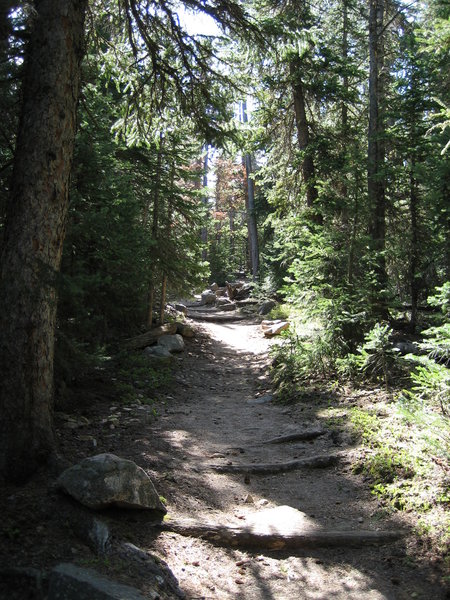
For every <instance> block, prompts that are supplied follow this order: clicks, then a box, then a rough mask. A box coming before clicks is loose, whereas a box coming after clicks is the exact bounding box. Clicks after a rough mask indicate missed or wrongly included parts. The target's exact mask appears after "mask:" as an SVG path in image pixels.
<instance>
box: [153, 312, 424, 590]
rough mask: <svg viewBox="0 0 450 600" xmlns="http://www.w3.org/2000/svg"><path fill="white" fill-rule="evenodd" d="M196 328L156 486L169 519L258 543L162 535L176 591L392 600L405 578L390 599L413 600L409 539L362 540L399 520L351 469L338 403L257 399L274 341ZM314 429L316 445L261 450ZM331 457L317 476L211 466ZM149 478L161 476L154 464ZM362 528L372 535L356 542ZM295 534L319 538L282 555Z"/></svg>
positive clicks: (167, 424) (245, 329) (246, 328)
mask: <svg viewBox="0 0 450 600" xmlns="http://www.w3.org/2000/svg"><path fill="white" fill-rule="evenodd" d="M202 329H203V331H206V332H207V333H208V334H209V335H210V336H211V338H209V339H206V340H202V345H201V351H200V352H197V353H192V352H191V353H189V354H188V356H185V357H184V358H183V364H182V365H181V370H180V373H179V374H178V375H177V376H176V377H177V379H179V381H182V382H184V383H186V385H187V387H183V388H182V389H181V388H180V389H179V390H178V392H172V394H173V396H174V401H173V402H172V403H170V405H168V406H167V408H166V412H164V413H163V414H162V415H161V417H160V419H159V421H158V428H159V429H160V430H159V431H155V433H154V435H157V436H159V438H160V439H162V440H164V443H165V444H166V450H165V452H164V455H165V456H164V458H163V457H162V456H160V457H159V458H160V459H161V460H163V463H165V464H166V467H165V468H164V473H163V474H162V476H161V472H160V473H159V480H158V486H159V488H160V489H161V492H162V493H163V494H164V495H165V496H166V497H167V500H168V519H169V521H168V522H169V523H170V522H172V523H177V522H180V523H188V524H189V523H190V524H197V525H198V524H202V525H203V526H204V527H206V530H207V528H208V526H209V525H210V526H211V527H212V528H213V531H214V528H217V527H219V529H220V528H224V530H230V531H234V532H242V534H243V535H246V534H251V535H253V536H256V538H255V539H260V540H266V541H265V542H264V541H261V542H260V544H261V545H260V547H259V548H258V547H256V548H255V551H250V550H245V549H243V548H240V547H238V546H235V547H233V545H234V544H233V542H229V543H227V544H224V543H222V544H220V543H218V541H217V540H218V539H219V538H220V535H219V537H218V538H217V540H216V543H217V545H216V546H215V547H214V546H211V544H210V542H211V541H213V543H214V535H213V534H212V538H211V536H207V537H206V538H205V539H198V538H196V537H194V538H193V537H189V536H188V537H185V536H182V535H180V534H179V533H176V532H172V533H171V532H170V531H166V532H163V533H162V534H161V535H160V537H159V538H158V540H159V541H158V543H159V544H161V545H162V546H163V547H164V549H165V552H167V560H169V559H170V556H171V553H173V552H175V550H174V549H173V548H174V540H176V542H175V547H176V553H177V554H176V557H175V556H174V555H173V554H172V555H173V557H174V563H173V564H174V566H173V571H174V573H175V575H176V576H177V578H178V579H179V581H180V584H181V586H182V587H183V589H185V590H186V591H187V592H188V593H190V594H191V595H192V596H193V597H197V596H199V594H201V597H204V598H211V599H213V598H214V599H215V598H220V599H223V600H227V599H230V600H231V599H235V598H242V599H243V600H244V599H250V598H252V599H254V600H259V599H268V600H284V599H287V598H300V599H304V600H328V599H329V598H331V597H332V598H336V599H338V600H360V599H361V598H364V599H369V600H382V599H384V600H387V599H390V598H394V597H395V598H397V596H396V595H394V593H395V592H396V588H395V587H393V586H395V585H397V584H396V583H395V584H393V583H392V581H397V580H399V581H400V580H401V581H402V590H403V591H404V592H405V593H404V594H403V595H400V596H398V598H405V600H406V598H409V597H410V596H409V595H408V594H410V593H411V590H415V589H417V586H418V585H419V582H420V578H421V575H420V569H416V571H415V572H412V571H411V569H409V568H407V567H406V566H405V564H406V563H404V562H403V559H404V558H405V557H406V556H407V548H406V546H405V542H404V541H403V540H400V541H398V542H396V543H395V544H390V545H383V546H380V545H375V546H372V545H370V544H371V543H372V542H371V540H372V541H373V540H374V539H379V538H378V537H377V536H378V535H379V536H380V538H381V537H382V536H383V531H385V530H388V533H389V531H393V530H398V529H400V528H401V527H402V524H401V523H400V520H399V518H394V517H391V518H389V519H386V515H385V514H384V513H383V511H382V510H380V508H379V506H378V504H377V502H376V500H374V499H373V498H372V497H371V495H370V493H369V491H368V489H367V488H366V486H364V485H361V480H360V478H359V477H358V476H357V475H355V473H354V472H353V470H352V464H351V463H352V455H353V452H354V451H355V450H356V446H355V445H354V441H353V438H352V435H351V426H350V423H349V422H347V426H346V417H347V412H346V411H347V409H346V407H345V406H344V405H343V406H342V411H341V410H340V409H339V410H336V411H335V412H334V413H333V414H332V415H331V417H330V411H329V406H328V403H327V402H326V400H325V399H324V398H319V397H318V398H317V399H315V400H314V399H313V398H311V399H310V400H309V404H304V403H298V404H294V405H289V406H286V405H280V404H277V403H274V402H273V401H268V402H264V403H262V404H255V403H253V399H254V398H255V397H257V395H258V394H260V393H267V391H269V390H268V389H267V384H266V383H264V384H263V389H262V391H261V388H260V387H258V386H259V381H258V376H259V374H260V373H261V371H262V370H266V369H267V364H268V363H267V358H266V356H265V351H266V348H267V347H268V346H269V345H270V342H269V343H267V340H265V339H264V338H263V337H262V334H261V332H260V330H259V327H258V325H256V324H239V325H236V326H232V324H226V325H222V324H221V325H215V324H210V323H208V324H206V325H202ZM253 351H255V354H254V355H253ZM264 386H265V387H264ZM334 419H339V420H340V425H341V427H340V433H339V436H335V435H334V433H333V423H334ZM347 421H348V420H347ZM321 428H322V429H324V430H325V434H324V435H321V436H319V437H316V438H315V439H313V440H304V441H292V442H289V443H284V444H273V443H271V444H269V443H267V441H268V440H269V439H273V438H276V437H277V436H283V435H284V436H286V435H289V434H292V433H295V432H298V431H299V430H305V429H321ZM149 447H150V448H151V443H150V444H149ZM330 453H332V454H336V455H338V456H339V459H338V462H337V464H336V465H334V466H328V467H326V468H321V469H318V468H310V469H307V468H298V469H296V470H288V471H286V472H280V473H275V472H273V473H267V474H264V473H263V474H252V473H246V472H241V473H236V474H231V473H219V472H215V471H214V470H213V467H214V466H216V465H217V466H220V465H224V466H227V465H229V466H239V465H260V464H270V465H275V466H276V465H277V464H283V463H285V462H286V460H288V461H292V460H297V459H298V460H301V459H303V458H308V457H310V456H317V455H322V456H326V455H328V454H330ZM149 458H151V457H149ZM158 460H159V459H158ZM158 460H157V462H158ZM154 473H155V475H156V477H157V478H158V470H157V469H155V470H154ZM175 531H176V530H175ZM364 532H368V534H371V535H368V537H367V540H366V541H365V542H364V543H360V542H358V540H359V539H363V538H362V536H363V535H364ZM296 534H299V539H300V538H301V539H303V538H304V539H306V540H308V536H309V535H310V536H311V540H314V535H315V536H316V540H317V539H318V540H319V541H318V542H317V543H316V542H314V541H313V542H308V541H307V542H306V543H305V545H303V546H302V542H300V543H299V545H298V546H296V547H294V548H293V549H291V550H289V551H288V550H284V551H283V550H282V542H281V541H280V540H283V539H288V538H290V539H291V538H292V537H293V536H295V535H296ZM360 534H361V535H360ZM185 535H188V534H187V532H186V533H185ZM258 536H259V537H258ZM302 536H303V538H302ZM323 536H325V537H323ZM342 536H344V539H346V542H344V543H342V541H339V540H342V539H343V538H342ZM345 536H346V537H345ZM371 536H372V537H371ZM206 539H208V540H210V542H207V541H206ZM268 539H272V541H271V542H270V543H271V544H272V546H270V544H268V542H267V540H268ZM324 540H325V541H324ZM327 540H328V541H327ZM355 540H356V542H355ZM353 542H355V544H354V543H353ZM255 543H256V542H255ZM311 543H312V545H311ZM264 544H268V545H266V546H264ZM358 544H359V547H358ZM270 547H272V548H278V551H277V552H275V553H274V550H273V549H272V550H270ZM169 562H170V560H169ZM399 573H400V574H399ZM391 579H392V581H391Z"/></svg>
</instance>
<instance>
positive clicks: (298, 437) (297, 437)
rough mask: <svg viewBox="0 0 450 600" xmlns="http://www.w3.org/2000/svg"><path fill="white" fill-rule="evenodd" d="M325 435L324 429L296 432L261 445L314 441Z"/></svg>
mask: <svg viewBox="0 0 450 600" xmlns="http://www.w3.org/2000/svg"><path fill="white" fill-rule="evenodd" d="M325 433H326V430H325V429H305V430H303V431H297V432H296V433H289V434H287V435H280V436H278V437H274V438H271V439H270V440H266V441H265V442H263V444H284V443H286V442H299V441H308V440H314V439H315V438H318V437H320V436H321V435H324V434H325Z"/></svg>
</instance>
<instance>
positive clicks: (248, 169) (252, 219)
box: [242, 100, 259, 281]
mask: <svg viewBox="0 0 450 600" xmlns="http://www.w3.org/2000/svg"><path fill="white" fill-rule="evenodd" d="M242 121H243V122H244V123H247V122H248V115H247V102H246V101H245V100H244V101H243V102H242ZM244 166H245V182H246V185H245V190H246V200H247V202H246V208H247V210H246V212H247V230H248V241H249V253H250V267H251V272H252V277H253V280H254V281H256V280H257V279H258V275H259V245H258V225H257V221H256V207H255V184H254V183H253V179H252V177H251V174H252V158H251V156H250V154H245V155H244Z"/></svg>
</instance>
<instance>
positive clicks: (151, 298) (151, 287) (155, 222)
mask: <svg viewBox="0 0 450 600" xmlns="http://www.w3.org/2000/svg"><path fill="white" fill-rule="evenodd" d="M163 145H164V135H163V133H162V132H160V134H159V146H158V155H157V158H156V172H155V177H154V186H155V187H154V191H153V215H152V232H151V239H152V241H154V242H156V241H157V240H158V226H159V210H160V209H159V193H160V187H161V168H162V154H163ZM154 271H155V269H153V273H152V275H151V277H150V281H149V284H148V304H147V327H151V326H152V325H153V308H154V302H155V283H154V282H155V278H156V274H155V272H154Z"/></svg>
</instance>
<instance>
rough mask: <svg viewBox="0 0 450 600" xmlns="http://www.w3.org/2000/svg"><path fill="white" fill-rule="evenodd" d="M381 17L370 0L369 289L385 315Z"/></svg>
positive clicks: (379, 4)
mask: <svg viewBox="0 0 450 600" xmlns="http://www.w3.org/2000/svg"><path fill="white" fill-rule="evenodd" d="M383 19H384V0H370V12H369V55H370V66H369V131H368V166H367V190H368V198H369V207H370V210H371V226H370V235H371V238H372V246H373V250H374V252H375V277H376V283H375V286H374V290H373V299H372V304H373V310H374V313H376V314H378V316H380V317H382V318H385V317H386V314H387V309H386V299H385V298H384V297H383V292H384V290H385V289H386V284H387V275H386V258H385V246H386V198H385V182H384V154H385V150H384V123H383V118H382V116H381V110H380V104H381V101H382V99H383V95H384V89H383V78H382V76H381V70H382V68H383V59H384V49H383V44H382V30H383Z"/></svg>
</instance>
